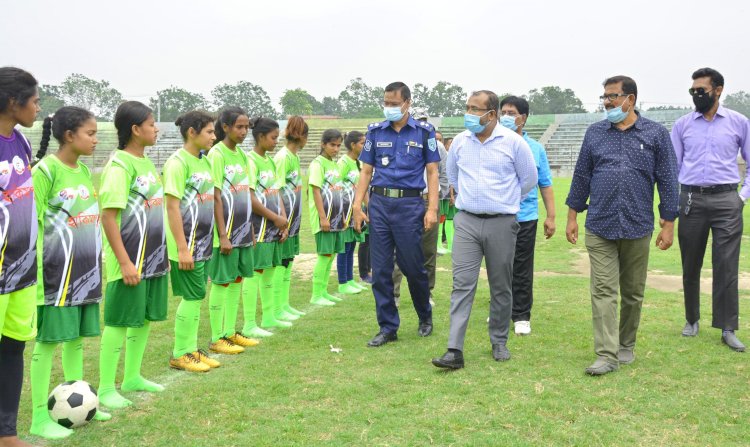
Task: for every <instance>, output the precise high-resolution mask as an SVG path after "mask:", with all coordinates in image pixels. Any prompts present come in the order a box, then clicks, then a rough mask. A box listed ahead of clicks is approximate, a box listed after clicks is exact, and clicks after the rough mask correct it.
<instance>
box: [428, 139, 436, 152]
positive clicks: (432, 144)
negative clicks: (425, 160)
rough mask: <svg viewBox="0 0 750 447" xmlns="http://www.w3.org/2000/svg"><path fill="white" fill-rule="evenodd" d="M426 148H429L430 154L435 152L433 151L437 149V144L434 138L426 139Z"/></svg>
mask: <svg viewBox="0 0 750 447" xmlns="http://www.w3.org/2000/svg"><path fill="white" fill-rule="evenodd" d="M427 147H429V148H430V150H431V151H432V152H435V150H436V149H437V142H436V141H435V138H428V139H427Z"/></svg>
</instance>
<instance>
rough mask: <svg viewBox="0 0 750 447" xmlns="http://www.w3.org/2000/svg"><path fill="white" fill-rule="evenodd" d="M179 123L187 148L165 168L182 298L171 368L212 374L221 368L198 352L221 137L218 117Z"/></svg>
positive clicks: (173, 261)
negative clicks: (216, 146) (215, 153)
mask: <svg viewBox="0 0 750 447" xmlns="http://www.w3.org/2000/svg"><path fill="white" fill-rule="evenodd" d="M175 124H176V125H177V126H179V127H180V134H182V138H183V139H184V140H185V146H184V147H183V148H182V149H178V150H177V151H175V153H174V154H172V155H171V156H170V157H169V159H168V160H167V162H166V163H165V164H164V194H165V196H166V209H167V218H168V222H169V225H168V227H167V252H168V253H169V262H170V265H171V270H170V278H171V280H172V293H173V294H174V295H177V296H182V300H180V305H179V306H178V307H177V313H176V314H175V323H174V335H175V337H174V338H175V340H174V341H175V343H174V350H173V351H172V358H171V359H170V360H169V366H171V367H172V368H175V369H181V370H185V371H190V372H206V371H208V370H209V369H210V368H218V367H219V366H220V365H221V364H220V363H219V362H218V361H216V360H214V359H212V358H210V357H209V356H208V355H207V354H206V351H204V350H203V349H198V325H199V323H200V313H201V302H202V301H203V298H205V296H206V281H207V273H208V272H207V270H206V263H207V262H208V260H209V259H211V252H212V248H213V247H212V245H213V231H214V181H213V177H212V176H211V164H210V163H209V162H208V158H207V157H206V156H205V155H204V153H205V151H207V150H208V149H210V148H211V146H213V143H214V140H215V139H216V137H215V135H214V123H213V117H211V116H210V115H208V114H206V113H204V112H200V111H197V110H194V111H192V112H188V113H186V114H184V115H182V116H181V117H179V118H177V121H175Z"/></svg>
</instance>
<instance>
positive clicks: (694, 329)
mask: <svg viewBox="0 0 750 447" xmlns="http://www.w3.org/2000/svg"><path fill="white" fill-rule="evenodd" d="M696 335H698V322H697V321H696V322H695V323H691V322H689V321H687V322H685V327H684V328H683V329H682V336H683V337H695V336H696Z"/></svg>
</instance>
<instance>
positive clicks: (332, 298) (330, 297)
mask: <svg viewBox="0 0 750 447" xmlns="http://www.w3.org/2000/svg"><path fill="white" fill-rule="evenodd" d="M327 258H328V261H327V263H326V271H325V273H324V274H323V278H322V284H323V298H325V299H327V300H328V301H333V302H335V303H337V302H339V301H341V298H339V297H337V296H335V295H331V294H330V293H328V279H329V278H330V277H331V268H332V267H333V261H334V259H335V258H336V257H335V256H333V255H331V256H328V257H327Z"/></svg>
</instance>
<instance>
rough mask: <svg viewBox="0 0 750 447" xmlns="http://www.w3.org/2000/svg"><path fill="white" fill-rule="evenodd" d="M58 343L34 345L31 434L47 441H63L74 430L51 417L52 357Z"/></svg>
mask: <svg viewBox="0 0 750 447" xmlns="http://www.w3.org/2000/svg"><path fill="white" fill-rule="evenodd" d="M57 345H58V343H40V342H37V343H36V344H34V353H33V354H32V356H31V405H32V408H33V410H32V413H31V430H30V432H31V434H32V435H36V436H41V437H42V438H46V439H62V438H65V437H67V436H70V434H71V433H73V430H70V429H67V428H65V427H63V426H62V425H60V424H58V423H56V422H54V421H53V420H52V418H50V417H49V410H48V409H47V398H48V394H49V381H50V374H52V357H53V356H54V355H55V349H56V348H57Z"/></svg>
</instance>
